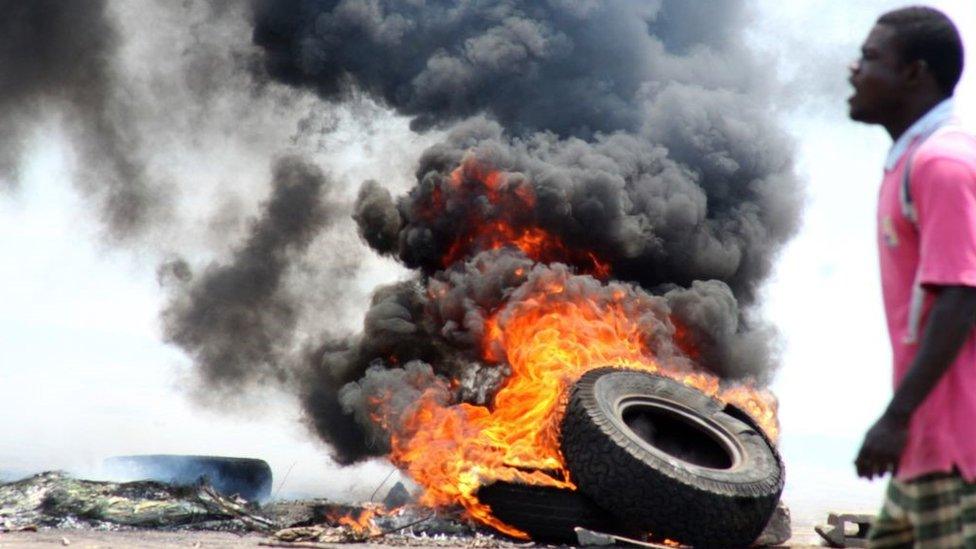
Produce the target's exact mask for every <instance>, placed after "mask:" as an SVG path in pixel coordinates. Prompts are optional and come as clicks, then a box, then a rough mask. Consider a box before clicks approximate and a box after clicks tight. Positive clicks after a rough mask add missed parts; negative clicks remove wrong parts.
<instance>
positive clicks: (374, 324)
mask: <svg viewBox="0 0 976 549" xmlns="http://www.w3.org/2000/svg"><path fill="white" fill-rule="evenodd" d="M468 137H470V136H468ZM463 141H469V139H463ZM485 147H487V145H486V146H485ZM458 154H460V156H452V155H450V154H447V155H444V154H443V151H436V152H433V153H429V154H428V156H427V157H425V158H424V159H423V160H422V162H421V164H422V166H421V170H420V171H419V172H418V173H419V183H418V186H417V187H415V188H414V189H413V190H412V191H411V192H410V193H409V194H408V195H406V196H404V197H401V198H400V199H399V201H397V202H394V200H393V199H392V197H391V196H390V195H389V194H388V193H386V191H385V190H383V189H381V188H379V187H378V186H376V185H373V184H367V185H365V186H364V187H363V189H362V191H361V193H360V197H359V202H358V204H357V206H358V207H357V213H356V218H357V221H358V222H359V226H360V230H361V233H362V235H363V237H364V238H365V240H366V241H367V242H369V243H370V244H371V245H373V247H374V248H376V249H377V250H378V251H380V252H383V253H389V254H396V255H397V257H399V258H400V259H401V260H402V261H403V262H404V263H405V264H407V265H409V266H415V267H417V268H419V269H420V271H421V274H420V276H419V277H418V278H417V279H415V280H411V281H407V282H402V283H398V284H395V285H393V286H390V287H386V288H382V289H380V290H378V291H377V292H376V294H375V295H374V298H373V303H372V307H371V309H370V310H369V312H368V313H367V315H366V321H365V333H364V334H363V335H362V337H361V338H359V339H355V340H353V341H352V342H351V343H348V344H347V345H345V346H339V347H336V348H326V349H323V350H322V366H323V368H326V372H330V371H331V372H332V373H333V374H334V373H335V372H347V373H349V372H352V373H356V372H361V377H359V378H353V379H351V380H349V382H348V383H347V384H346V385H345V386H343V387H342V388H341V390H340V391H339V392H338V394H337V395H334V396H331V397H330V396H329V395H328V394H323V393H316V392H314V391H313V393H311V394H310V395H309V398H310V400H309V402H310V404H311V405H312V406H314V405H316V404H319V405H321V404H322V402H321V401H327V400H329V399H330V398H332V399H336V400H337V401H338V404H339V405H340V406H341V409H342V411H344V412H345V413H347V414H350V415H352V417H353V419H354V421H355V424H356V425H358V426H359V428H361V429H362V436H363V438H364V440H365V442H364V443H363V444H362V446H361V447H359V448H358V449H352V450H350V448H349V447H350V445H348V444H346V445H345V446H343V445H339V447H340V449H342V450H344V451H358V452H360V456H361V455H365V454H370V453H372V454H383V455H386V456H387V457H388V458H389V459H390V460H391V461H392V462H393V463H394V464H395V465H397V466H398V467H399V468H400V469H401V470H403V471H404V472H406V473H407V474H409V476H410V477H411V478H413V479H414V480H415V481H416V482H417V483H418V484H420V485H421V486H422V487H423V493H422V495H421V496H420V500H419V501H420V503H421V504H424V505H427V506H429V507H432V508H450V507H454V506H460V507H461V508H463V510H464V512H465V514H466V516H467V517H469V518H470V519H472V520H474V521H476V522H477V523H479V524H483V525H487V526H490V527H491V528H494V529H495V530H497V531H499V532H501V533H504V534H506V535H508V536H511V537H515V538H520V539H535V540H540V541H559V542H567V541H572V540H573V539H574V536H575V534H574V532H573V530H572V527H573V526H590V527H593V528H602V529H610V530H612V531H622V532H628V533H631V534H639V535H644V534H651V533H652V534H654V535H655V536H660V537H662V538H669V539H673V540H677V541H678V542H682V543H692V544H695V545H708V544H710V543H722V544H732V545H748V544H749V543H750V542H752V541H753V540H754V539H755V538H756V537H757V536H758V535H759V533H760V532H761V531H762V529H763V527H764V526H765V524H766V521H767V520H768V519H769V517H770V515H771V513H772V512H773V510H774V509H775V507H776V504H777V502H778V498H779V495H780V493H781V491H782V488H783V474H782V464H781V461H780V459H779V456H778V454H777V453H776V450H775V448H774V446H773V441H774V440H775V438H776V436H777V432H778V425H777V420H776V403H775V399H774V398H773V396H772V395H771V394H770V393H769V392H768V391H766V390H765V389H762V388H759V387H757V386H756V385H755V384H754V383H752V382H750V381H749V380H748V379H723V378H722V377H720V376H719V375H718V372H721V371H722V369H723V368H725V369H728V368H730V367H731V366H730V365H728V364H724V365H723V364H722V362H723V361H728V360H730V356H734V353H733V354H732V355H729V354H728V353H729V350H728V349H726V348H724V347H725V346H728V345H732V346H734V345H735V344H736V343H729V341H732V342H735V341H736V338H737V337H746V339H748V335H747V336H739V335H736V333H735V330H736V327H735V322H736V319H737V315H738V313H737V312H736V301H735V299H734V298H733V295H732V294H731V292H730V290H729V287H728V286H727V285H726V284H724V283H722V282H720V281H716V280H712V281H707V282H694V283H693V284H692V285H691V287H690V288H680V287H676V286H674V285H670V286H664V287H663V289H662V288H659V289H658V292H657V293H652V292H650V291H647V290H645V289H643V288H642V287H640V286H639V285H637V284H635V283H632V282H626V281H618V280H613V279H612V275H613V273H614V271H615V269H617V268H618V267H617V266H616V265H615V264H616V263H619V262H620V260H619V259H617V260H615V261H609V260H607V259H605V258H604V256H603V254H604V253H606V252H604V251H601V250H599V249H592V248H590V247H587V246H585V245H584V244H585V243H586V242H587V232H588V231H587V230H585V229H584V228H583V227H577V228H576V229H575V231H577V232H575V233H572V234H571V236H570V235H565V236H560V235H559V234H558V233H557V232H556V231H557V229H554V228H552V227H550V225H549V223H550V222H547V220H546V216H547V215H548V214H547V212H546V210H547V207H544V206H543V205H542V204H543V202H544V201H546V200H547V199H546V198H545V194H544V193H547V192H552V189H547V188H546V187H545V186H544V185H542V184H539V183H534V182H533V179H531V178H530V177H528V176H527V175H526V174H525V173H522V172H519V171H515V167H516V166H517V165H518V162H519V160H518V159H512V158H508V159H506V158H505V157H504V155H502V154H501V153H500V152H499V151H497V150H492V149H490V148H487V149H479V148H478V147H477V146H475V147H474V148H473V149H470V150H468V151H467V152H463V153H460V152H459V153H458ZM483 158H492V159H493V163H491V164H489V163H488V162H487V161H486V160H483ZM522 160H524V159H522ZM503 162H508V163H514V164H515V165H514V166H513V165H506V166H503V168H504V169H502V168H499V167H498V166H496V165H495V164H496V163H503ZM452 165H453V166H454V167H452ZM563 230H565V229H563ZM594 230H596V228H594ZM728 330H732V332H731V333H726V332H727V331H728ZM721 338H724V340H722V339H721ZM605 367H611V368H610V369H605ZM326 372H323V375H332V374H327V373H326ZM328 387H329V386H321V385H320V386H319V388H321V389H328ZM316 399H319V400H318V401H316ZM316 419H318V418H316ZM325 419H326V420H327V421H323V423H321V424H319V427H320V428H321V429H323V431H325V434H326V435H327V436H330V437H332V438H331V439H332V440H336V435H339V434H342V435H344V436H345V437H346V438H347V439H348V437H349V434H348V432H345V433H337V432H336V431H335V427H336V421H335V419H336V418H334V417H330V418H325ZM342 429H345V430H346V431H348V426H342ZM339 457H340V458H342V457H343V456H342V455H340V456H339ZM355 457H359V456H355ZM525 487H531V488H532V489H535V490H537V491H536V492H535V493H531V492H532V490H530V489H527V488H525ZM557 494H559V495H557ZM520 497H521V498H523V503H524V505H522V507H523V510H522V511H519V510H515V511H514V512H513V509H514V508H515V507H516V505H514V504H509V503H508V501H511V500H518V499H519V498H520ZM559 502H561V503H559ZM594 507H595V508H596V509H595V511H596V512H591V511H593V508H594ZM503 509H506V510H503ZM587 509H589V510H587ZM529 510H531V511H529ZM523 511H524V512H523ZM533 513H534V517H535V518H538V519H540V520H541V521H542V524H537V523H536V521H535V520H534V518H533V517H532V516H529V517H528V518H529V520H528V521H521V520H519V518H520V515H521V514H528V515H533ZM503 517H507V518H503ZM521 518H524V517H521ZM553 520H555V521H556V524H553ZM560 521H561V522H560Z"/></svg>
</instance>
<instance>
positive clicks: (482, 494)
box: [478, 482, 621, 545]
mask: <svg viewBox="0 0 976 549" xmlns="http://www.w3.org/2000/svg"><path fill="white" fill-rule="evenodd" d="M478 499H479V500H481V501H482V502H483V503H485V504H487V505H488V506H489V507H491V512H492V514H493V515H494V516H495V517H497V518H498V519H499V520H501V521H502V522H504V523H506V524H510V525H512V526H514V527H516V528H518V529H519V530H522V531H523V532H525V533H527V534H529V536H530V537H531V538H532V539H533V540H535V541H541V542H549V543H565V544H570V545H572V544H575V543H576V541H577V540H576V532H575V531H574V530H573V528H574V527H576V526H582V527H584V528H588V529H591V530H597V531H600V532H620V531H621V528H620V525H619V521H618V520H617V519H615V518H614V517H613V516H612V515H611V514H610V513H608V512H606V511H605V510H603V509H602V508H600V507H599V506H598V505H597V504H596V503H594V502H593V501H592V500H590V498H588V497H587V496H586V495H584V494H581V493H580V492H576V491H573V490H568V489H564V488H553V487H551V486H527V485H525V484H516V483H511V482H495V483H494V484H490V485H488V486H485V487H484V488H481V489H480V490H478Z"/></svg>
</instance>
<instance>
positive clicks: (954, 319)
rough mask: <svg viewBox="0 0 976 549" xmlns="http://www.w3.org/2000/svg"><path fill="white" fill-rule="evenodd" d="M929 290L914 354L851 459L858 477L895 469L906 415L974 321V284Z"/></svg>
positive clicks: (955, 352) (952, 357)
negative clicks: (929, 307) (932, 295)
mask: <svg viewBox="0 0 976 549" xmlns="http://www.w3.org/2000/svg"><path fill="white" fill-rule="evenodd" d="M935 291H937V292H938V295H937V296H936V298H935V303H934V304H933V305H932V310H931V311H930V312H929V318H928V321H927V322H926V325H925V332H924V334H923V336H922V341H921V343H920V345H919V348H918V353H916V355H915V359H914V360H913V361H912V364H911V366H910V367H909V370H908V373H907V374H905V377H904V379H902V381H901V383H900V384H899V385H898V389H897V390H896V391H895V394H894V396H893V397H892V398H891V402H890V403H889V404H888V407H887V408H886V409H885V412H884V414H883V415H882V416H881V418H880V419H878V421H877V422H875V424H874V425H873V426H872V427H871V429H870V430H869V431H868V433H867V435H866V436H865V437H864V442H863V443H862V445H861V450H860V452H858V455H857V459H856V460H855V461H854V463H855V465H856V466H857V474H858V476H861V477H865V478H873V477H875V476H881V475H883V474H885V473H887V472H889V471H891V472H894V471H895V469H896V468H897V467H898V461H899V459H900V457H901V454H902V450H904V448H905V442H906V439H907V437H908V424H909V421H910V420H911V418H912V414H914V413H915V410H916V409H917V408H918V406H919V405H920V404H921V403H922V402H923V401H924V400H925V397H927V396H928V395H929V393H930V392H932V389H933V388H934V387H935V385H936V384H937V383H938V382H939V380H940V379H942V375H943V374H945V372H946V370H948V369H949V366H950V365H951V364H952V362H953V361H954V360H955V358H956V356H957V355H958V354H959V349H960V348H961V347H962V344H963V342H965V341H966V338H967V337H968V336H969V334H970V332H971V330H972V328H973V324H974V322H976V288H973V287H969V286H943V287H940V288H939V289H938V290H935Z"/></svg>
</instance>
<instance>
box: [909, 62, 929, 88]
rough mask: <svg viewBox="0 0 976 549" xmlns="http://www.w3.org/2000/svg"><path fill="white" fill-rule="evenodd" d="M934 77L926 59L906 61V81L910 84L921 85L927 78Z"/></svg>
mask: <svg viewBox="0 0 976 549" xmlns="http://www.w3.org/2000/svg"><path fill="white" fill-rule="evenodd" d="M929 78H932V71H931V69H930V68H929V64H928V62H926V61H925V60H924V59H916V60H915V61H912V62H911V63H905V82H906V83H908V85H910V86H919V85H921V84H922V83H924V82H925V80H926V79H929Z"/></svg>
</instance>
